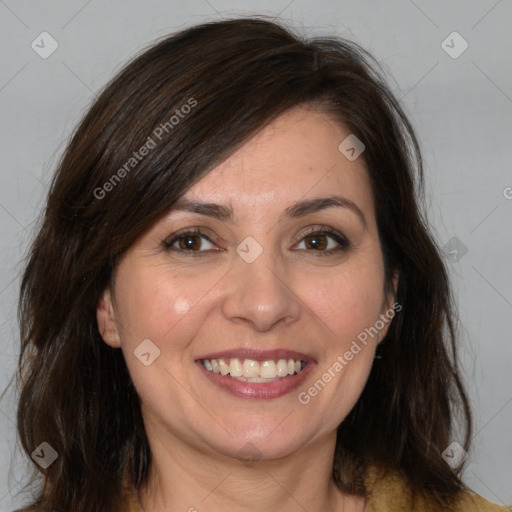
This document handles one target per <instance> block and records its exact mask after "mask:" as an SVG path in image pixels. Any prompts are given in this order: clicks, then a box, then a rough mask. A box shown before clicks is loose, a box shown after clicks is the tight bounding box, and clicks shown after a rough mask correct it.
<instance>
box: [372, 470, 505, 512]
mask: <svg viewBox="0 0 512 512" xmlns="http://www.w3.org/2000/svg"><path fill="white" fill-rule="evenodd" d="M365 482H366V485H367V489H368V501H367V505H366V508H365V512H433V511H435V510H437V509H438V508H436V507H435V506H434V505H433V504H432V502H431V501H430V500H428V499H427V498H416V499H413V495H412V492H411V490H410V489H409V487H408V486H407V484H406V482H405V481H404V480H403V478H402V477H401V476H400V475H399V474H398V473H397V472H391V471H378V470H376V469H371V470H370V471H369V472H368V476H367V478H366V480H365ZM451 511H452V512H512V507H509V506H502V505H496V504H494V503H491V502H489V501H487V500H486V499H484V498H482V497H481V496H478V495H477V494H475V493H469V492H464V493H462V492H461V493H460V495H459V497H458V498H457V500H456V502H455V504H454V506H453V508H452V509H451Z"/></svg>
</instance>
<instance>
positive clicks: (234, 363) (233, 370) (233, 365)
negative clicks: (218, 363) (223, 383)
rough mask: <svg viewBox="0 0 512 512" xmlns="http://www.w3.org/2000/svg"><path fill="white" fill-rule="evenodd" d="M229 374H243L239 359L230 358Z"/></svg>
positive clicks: (232, 375) (233, 375)
mask: <svg viewBox="0 0 512 512" xmlns="http://www.w3.org/2000/svg"><path fill="white" fill-rule="evenodd" d="M229 374H230V375H231V377H241V376H242V375H243V374H244V371H243V370H242V365H241V364H240V360H239V359H237V358H235V359H231V361H230V362H229Z"/></svg>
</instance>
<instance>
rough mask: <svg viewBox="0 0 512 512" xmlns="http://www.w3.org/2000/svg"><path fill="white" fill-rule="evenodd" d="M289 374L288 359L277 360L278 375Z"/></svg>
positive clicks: (284, 375)
mask: <svg viewBox="0 0 512 512" xmlns="http://www.w3.org/2000/svg"><path fill="white" fill-rule="evenodd" d="M287 375H288V361H286V359H279V361H277V376H278V377H286V376H287Z"/></svg>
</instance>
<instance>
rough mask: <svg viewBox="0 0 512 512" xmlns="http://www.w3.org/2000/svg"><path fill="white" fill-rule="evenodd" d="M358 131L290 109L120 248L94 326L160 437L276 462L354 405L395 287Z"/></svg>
mask: <svg viewBox="0 0 512 512" xmlns="http://www.w3.org/2000/svg"><path fill="white" fill-rule="evenodd" d="M349 135H350V133H349V132H348V131H346V130H345V129H343V128H342V127H341V126H340V125H339V124H337V123H334V122H333V121H332V120H330V119H329V118H328V117H327V116H326V115H324V114H320V113H318V112H315V111H313V110H306V109H302V108H295V109H292V110H290V111H288V112H287V113H285V114H283V115H281V116H280V117H278V118H277V119H276V120H275V121H274V122H272V123H271V124H270V125H268V126H267V127H266V128H265V129H263V130H262V131H260V132H259V133H258V134H257V135H256V136H255V137H254V138H253V139H251V140H250V141H249V142H247V143H246V144H245V145H244V146H242V147H241V148H240V149H239V150H238V151H237V152H236V153H234V154H233V155H232V156H231V157H230V158H228V159H227V160H225V161H224V162H223V163H222V164H220V165H218V166H217V167H216V168H214V169H213V170H212V171H211V172H210V173H208V174H207V175H206V176H204V177H203V178H202V179H201V180H200V181H198V182H197V183H196V184H195V185H194V186H192V187H191V189H190V190H188V191H187V192H186V193H185V194H184V196H183V197H182V199H181V201H180V204H179V205H177V207H176V208H175V209H173V210H172V211H170V212H169V213H168V215H166V216H165V217H164V218H162V219H161V220H160V221H159V222H158V223H157V224H155V225H154V226H153V227H152V228H151V229H150V230H149V231H147V232H146V233H145V234H144V235H143V236H142V237H141V238H140V239H139V240H138V241H137V242H136V243H135V244H134V245H133V246H132V247H131V248H130V249H129V251H128V252H127V253H126V254H125V255H124V257H123V258H122V260H121V262H120V264H119V266H118V268H117V270H116V273H115V287H114V292H112V293H111V292H110V291H109V290H107V291H106V292H105V294H104V297H103V300H102V301H101V303H100V304H99V306H98V324H99V329H100V332H102V333H103V336H104V339H105V341H106V342H107V343H108V344H109V345H111V346H116V347H120V348H121V349H122V351H123V354H124V357H125V359H126V363H127V366H128V369H129V372H130V374H131V377H132V379H133V382H134V385H135V387H136V390H137V392H138V394H139V395H140V397H141V403H142V413H143V417H144V421H145V425H146V430H147V432H148V438H149V440H150V443H152V444H153V446H154V444H155V443H157V442H162V443H164V442H166V443H168V442H169V441H170V440H173V439H174V440H177V441H180V442H181V443H180V444H181V445H183V443H185V444H186V445H187V446H191V447H194V448H195V449H198V450H200V451H201V452H203V453H205V452H207V453H213V452H215V453H217V454H224V455H227V456H232V457H238V458H242V457H257V458H259V457H263V458H276V457H280V456H285V455H287V454H291V453H293V452H295V451H297V450H299V449H300V448H302V447H304V446H307V445H311V446H313V444H314V443H316V442H319V441H321V440H322V439H325V438H326V436H329V435H331V434H333V432H335V430H336V428H337V426H338V425H339V424H340V423H341V422H342V421H343V419H344V418H345V417H346V415H347V414H348V413H349V411H350V410H351V409H352V407H353V406H354V404H355V403H356V401H357V399H358V398H359V396H360V394H361V392H362V390H363V387H364V385H365V382H366V380H367V378H368V375H369V372H370V369H371V366H372V362H373V357H374V351H375V347H376V344H377V343H378V341H379V339H382V338H383V337H384V335H385V332H386V330H387V327H388V325H389V322H390V315H389V313H390V308H392V304H393V298H392V297H385V295H384V268H383V260H382V254H381V247H380V244H379V238H378V232H377V226H376V219H375V213H374V203H373V199H372V193H371V188H370V183H369V178H368V175H367V171H366V169H365V165H364V162H363V157H364V153H363V157H359V158H356V159H355V160H353V161H352V160H349V159H348V158H347V157H346V156H345V154H344V153H342V152H341V150H340V149H339V148H338V147H339V146H340V143H342V142H343V141H344V140H345V139H346V138H347V136H349ZM343 147H345V146H343ZM352 153H353V152H351V151H350V149H349V151H348V153H346V154H347V155H349V156H351V157H352ZM391 312H392V310H391ZM109 329H110V330H109ZM376 330H380V333H379V334H375V333H376ZM144 340H146V341H144ZM148 340H150V341H148ZM221 359H222V360H223V362H222V361H220V360H221ZM205 360H207V361H206V362H205ZM300 361H304V362H305V363H306V364H305V367H304V369H302V367H303V366H304V363H301V362H300ZM296 370H299V373H296V374H295V373H294V372H295V371H296ZM216 372H220V373H216ZM226 372H229V374H226ZM231 374H233V376H232V375H231ZM237 375H238V376H239V377H238V378H235V377H236V376H237ZM285 375H286V376H285ZM240 377H242V378H240ZM244 379H245V381H244ZM249 379H252V380H249ZM254 379H256V380H254ZM258 380H259V381H261V380H263V381H262V382H258ZM157 439H158V440H159V441H157Z"/></svg>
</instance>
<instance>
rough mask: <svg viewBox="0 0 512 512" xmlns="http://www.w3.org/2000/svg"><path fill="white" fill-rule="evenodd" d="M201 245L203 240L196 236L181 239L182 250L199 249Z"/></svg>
mask: <svg viewBox="0 0 512 512" xmlns="http://www.w3.org/2000/svg"><path fill="white" fill-rule="evenodd" d="M200 245H201V240H200V238H199V237H198V236H196V235H187V236H182V237H181V238H180V248H181V249H184V250H186V251H190V250H193V249H198V248H199V246H200Z"/></svg>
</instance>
